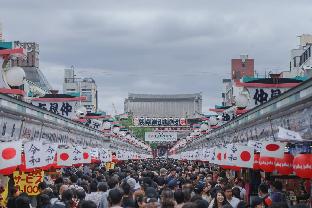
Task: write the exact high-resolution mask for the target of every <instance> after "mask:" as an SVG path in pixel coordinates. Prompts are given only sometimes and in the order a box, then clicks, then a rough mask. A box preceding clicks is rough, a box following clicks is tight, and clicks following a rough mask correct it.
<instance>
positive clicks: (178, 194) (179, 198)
mask: <svg viewBox="0 0 312 208" xmlns="http://www.w3.org/2000/svg"><path fill="white" fill-rule="evenodd" d="M174 199H175V201H176V203H177V205H176V208H182V206H183V205H184V193H183V191H182V190H177V191H175V192H174Z"/></svg>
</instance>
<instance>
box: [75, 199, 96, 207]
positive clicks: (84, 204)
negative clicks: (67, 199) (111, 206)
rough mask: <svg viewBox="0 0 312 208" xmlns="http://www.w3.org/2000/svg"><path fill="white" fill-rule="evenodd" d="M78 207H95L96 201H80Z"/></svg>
mask: <svg viewBox="0 0 312 208" xmlns="http://www.w3.org/2000/svg"><path fill="white" fill-rule="evenodd" d="M79 208H97V205H96V203H94V202H93V201H88V200H87V201H82V202H81V203H80V206H79Z"/></svg>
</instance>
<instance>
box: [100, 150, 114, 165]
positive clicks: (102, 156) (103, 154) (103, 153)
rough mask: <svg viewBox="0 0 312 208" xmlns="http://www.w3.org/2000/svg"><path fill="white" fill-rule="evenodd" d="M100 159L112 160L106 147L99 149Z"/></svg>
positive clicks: (103, 160) (110, 153)
mask: <svg viewBox="0 0 312 208" xmlns="http://www.w3.org/2000/svg"><path fill="white" fill-rule="evenodd" d="M99 155H100V160H101V161H102V162H111V161H112V152H111V151H110V150H108V149H103V148H100V149H99Z"/></svg>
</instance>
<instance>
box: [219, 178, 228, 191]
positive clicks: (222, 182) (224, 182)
mask: <svg viewBox="0 0 312 208" xmlns="http://www.w3.org/2000/svg"><path fill="white" fill-rule="evenodd" d="M227 182H228V181H227V179H226V178H220V180H219V182H218V183H219V184H220V186H221V188H222V189H224V187H225V186H226V184H227Z"/></svg>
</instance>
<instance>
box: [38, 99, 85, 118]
mask: <svg viewBox="0 0 312 208" xmlns="http://www.w3.org/2000/svg"><path fill="white" fill-rule="evenodd" d="M32 104H33V105H35V106H38V107H39V108H42V109H45V110H47V111H50V112H52V113H55V114H57V115H61V116H64V117H66V118H69V119H73V118H75V109H77V108H78V107H79V101H62V102H60V101H55V102H47V101H37V100H33V101H32Z"/></svg>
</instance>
